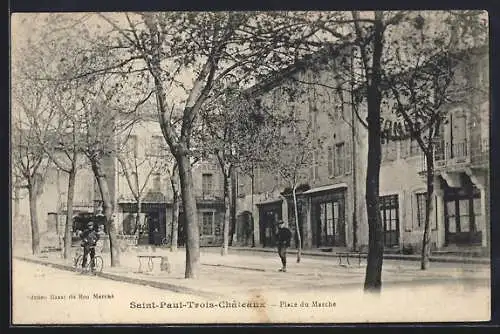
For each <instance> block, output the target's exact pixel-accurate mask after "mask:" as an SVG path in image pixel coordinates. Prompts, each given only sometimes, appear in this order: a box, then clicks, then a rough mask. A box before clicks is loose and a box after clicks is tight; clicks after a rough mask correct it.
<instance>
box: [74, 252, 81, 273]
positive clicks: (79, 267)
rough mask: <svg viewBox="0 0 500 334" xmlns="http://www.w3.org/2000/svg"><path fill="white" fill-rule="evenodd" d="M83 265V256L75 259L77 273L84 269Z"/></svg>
mask: <svg viewBox="0 0 500 334" xmlns="http://www.w3.org/2000/svg"><path fill="white" fill-rule="evenodd" d="M82 263H83V255H78V257H77V258H76V259H75V263H74V264H73V267H74V269H75V271H79V270H81V269H82Z"/></svg>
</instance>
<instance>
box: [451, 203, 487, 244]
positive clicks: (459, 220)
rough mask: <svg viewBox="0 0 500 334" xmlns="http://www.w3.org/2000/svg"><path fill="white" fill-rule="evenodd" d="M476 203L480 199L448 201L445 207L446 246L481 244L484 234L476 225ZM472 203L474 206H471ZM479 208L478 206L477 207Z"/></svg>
mask: <svg viewBox="0 0 500 334" xmlns="http://www.w3.org/2000/svg"><path fill="white" fill-rule="evenodd" d="M474 201H480V199H479V198H478V199H469V198H455V199H448V200H447V201H446V207H445V242H446V245H449V244H456V245H477V244H481V240H482V233H481V231H477V227H476V224H475V216H476V214H475V212H474V204H473V203H474ZM471 203H472V204H471ZM476 206H477V205H476Z"/></svg>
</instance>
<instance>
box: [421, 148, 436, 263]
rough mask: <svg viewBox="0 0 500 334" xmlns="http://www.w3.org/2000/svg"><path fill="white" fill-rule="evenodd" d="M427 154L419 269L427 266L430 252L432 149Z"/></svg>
mask: <svg viewBox="0 0 500 334" xmlns="http://www.w3.org/2000/svg"><path fill="white" fill-rule="evenodd" d="M428 152H429V153H428V154H426V160H427V171H426V178H427V180H426V181H427V194H426V196H425V200H426V204H425V224H424V236H423V239H422V257H421V260H420V269H422V270H426V269H427V268H429V257H430V254H431V227H430V225H431V224H430V218H431V211H432V207H433V201H432V197H433V195H434V159H433V158H434V157H433V154H432V152H433V150H432V149H429V150H428Z"/></svg>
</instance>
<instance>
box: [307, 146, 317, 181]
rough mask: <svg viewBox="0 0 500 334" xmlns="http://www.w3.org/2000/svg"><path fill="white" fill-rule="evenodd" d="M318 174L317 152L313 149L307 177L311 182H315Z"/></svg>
mask: <svg viewBox="0 0 500 334" xmlns="http://www.w3.org/2000/svg"><path fill="white" fill-rule="evenodd" d="M318 172H319V150H318V149H315V150H313V151H312V154H311V165H310V167H309V177H310V178H311V180H313V181H314V180H316V179H317V178H318Z"/></svg>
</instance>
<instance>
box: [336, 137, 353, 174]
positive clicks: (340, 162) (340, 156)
mask: <svg viewBox="0 0 500 334" xmlns="http://www.w3.org/2000/svg"><path fill="white" fill-rule="evenodd" d="M334 150H335V152H334V158H333V175H334V176H339V175H343V174H345V173H346V167H347V165H348V164H349V163H350V161H346V149H345V143H343V142H342V143H337V144H335V147H334ZM349 167H350V165H349ZM349 169H350V168H349Z"/></svg>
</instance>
